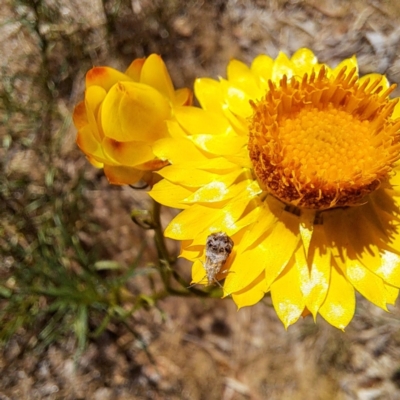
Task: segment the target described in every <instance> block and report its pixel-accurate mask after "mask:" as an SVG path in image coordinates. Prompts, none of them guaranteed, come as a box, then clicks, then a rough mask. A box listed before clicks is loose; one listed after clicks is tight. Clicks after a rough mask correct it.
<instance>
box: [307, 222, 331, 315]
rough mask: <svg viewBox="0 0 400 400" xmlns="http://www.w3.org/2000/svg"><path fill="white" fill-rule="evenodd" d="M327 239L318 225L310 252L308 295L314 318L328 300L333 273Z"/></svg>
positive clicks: (309, 306) (308, 305)
mask: <svg viewBox="0 0 400 400" xmlns="http://www.w3.org/2000/svg"><path fill="white" fill-rule="evenodd" d="M326 243H327V241H326V237H325V233H324V230H323V227H322V226H320V225H316V226H315V227H314V235H313V241H312V245H311V247H312V250H311V251H310V261H309V265H310V266H311V270H310V280H309V290H308V292H307V294H306V296H305V297H306V306H307V308H308V310H309V311H310V312H311V313H312V315H313V316H314V319H315V318H316V316H317V312H318V310H319V308H320V307H321V304H322V303H323V302H324V300H325V299H326V295H327V293H328V289H329V280H330V272H331V265H332V261H331V253H330V251H329V249H328V248H327V245H326Z"/></svg>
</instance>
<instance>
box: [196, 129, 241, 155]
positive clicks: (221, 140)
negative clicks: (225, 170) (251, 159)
mask: <svg viewBox="0 0 400 400" xmlns="http://www.w3.org/2000/svg"><path fill="white" fill-rule="evenodd" d="M191 139H192V141H193V142H194V143H196V144H197V145H198V146H199V147H200V148H201V149H203V150H205V151H208V152H209V153H211V154H215V155H218V156H224V155H235V154H237V153H239V152H240V151H241V150H242V149H243V148H246V154H247V152H248V150H247V142H248V139H247V138H244V137H242V136H236V134H234V133H231V134H225V135H218V136H215V135H208V134H206V135H193V136H192V138H191Z"/></svg>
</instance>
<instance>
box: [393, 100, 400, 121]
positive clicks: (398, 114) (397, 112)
mask: <svg viewBox="0 0 400 400" xmlns="http://www.w3.org/2000/svg"><path fill="white" fill-rule="evenodd" d="M397 118H400V102H398V103H397V104H396V106H395V107H394V110H393V114H392V119H397Z"/></svg>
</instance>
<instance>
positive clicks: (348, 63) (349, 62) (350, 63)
mask: <svg viewBox="0 0 400 400" xmlns="http://www.w3.org/2000/svg"><path fill="white" fill-rule="evenodd" d="M343 67H346V75H347V74H348V73H349V72H350V71H351V70H352V69H353V68H355V69H356V76H357V75H358V64H357V58H356V56H353V57H351V58H347V59H346V60H343V61H342V62H340V63H339V64H338V65H337V66H336V67H335V68H334V69H333V70H332V75H333V76H337V75H338V74H339V72H340V71H341V70H342V69H343Z"/></svg>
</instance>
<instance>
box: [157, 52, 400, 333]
mask: <svg viewBox="0 0 400 400" xmlns="http://www.w3.org/2000/svg"><path fill="white" fill-rule="evenodd" d="M227 75H228V78H227V79H226V80H225V79H220V80H219V81H215V80H212V79H208V78H203V79H198V80H197V81H196V83H195V93H196V96H197V98H198V100H199V102H200V104H201V107H202V109H196V108H194V107H187V108H178V109H177V110H176V112H175V120H173V121H170V122H169V123H168V126H169V131H170V133H171V136H172V137H171V138H169V139H163V140H162V141H160V142H159V143H158V145H157V146H156V147H155V153H156V154H157V155H158V156H159V157H160V158H161V159H167V160H168V161H169V162H170V163H171V165H170V166H167V167H165V168H163V169H161V170H160V171H159V174H160V175H161V176H162V177H163V178H164V179H163V180H162V181H161V182H159V183H158V184H157V185H155V187H154V188H153V190H152V192H151V193H150V194H151V195H152V197H153V198H155V199H156V200H157V201H159V202H161V203H163V204H167V205H169V206H172V207H177V208H181V209H183V211H182V212H181V213H180V214H179V215H178V216H177V217H175V219H174V220H173V221H172V222H171V223H170V224H169V226H168V227H167V229H166V232H165V234H166V236H168V237H171V238H173V239H177V240H181V241H182V256H183V257H186V258H188V259H189V260H192V261H194V264H193V269H192V276H193V281H194V282H199V281H200V280H202V279H203V277H204V269H203V264H202V260H204V245H205V242H206V238H207V236H208V235H210V234H211V233H213V232H220V231H222V232H225V233H226V234H227V235H229V236H230V237H232V239H233V242H234V243H235V246H234V249H233V251H232V253H231V255H230V256H229V258H228V260H227V262H226V264H225V266H224V269H225V270H229V271H228V272H229V273H228V272H226V273H225V274H220V275H219V278H221V279H222V278H225V282H224V293H225V295H232V297H233V300H234V301H235V302H236V304H237V305H238V306H239V307H244V306H250V305H253V304H255V303H257V302H258V301H260V300H261V299H262V298H263V297H264V295H265V294H266V293H267V292H270V294H271V297H272V302H273V305H274V308H275V310H276V312H277V314H278V316H279V318H280V319H281V320H282V322H283V323H284V325H285V326H286V327H287V326H289V325H291V324H293V323H294V322H296V321H297V320H298V318H299V317H300V316H302V315H306V314H309V313H311V314H312V315H313V316H314V318H316V317H317V315H318V314H320V315H321V316H322V317H323V318H324V319H326V320H327V321H328V322H329V323H330V324H332V325H333V326H336V327H337V328H339V329H344V327H345V326H346V325H347V324H348V323H349V322H350V320H351V319H352V317H353V315H354V311H355V293H356V291H357V292H359V293H361V294H362V295H363V296H364V297H366V298H367V299H368V300H369V301H371V302H372V303H374V304H375V305H377V306H379V307H381V308H383V309H384V310H386V309H387V305H388V304H394V303H395V300H396V298H397V296H398V292H399V287H400V228H399V225H398V222H399V218H400V209H399V202H400V198H399V196H400V191H399V189H398V184H399V182H400V170H399V163H398V159H399V158H400V143H399V134H400V118H399V117H400V107H399V106H398V100H397V99H390V98H389V94H390V92H391V91H392V90H393V88H394V86H389V84H388V82H387V80H386V78H385V77H384V76H381V75H379V74H370V75H368V76H364V77H361V78H360V77H359V76H358V67H357V61H356V58H355V57H352V58H350V59H347V60H344V61H343V62H342V63H340V64H339V65H338V66H337V67H336V68H333V69H332V68H330V67H329V66H328V65H325V64H319V63H318V62H317V59H316V57H315V56H314V54H313V53H312V52H311V51H310V50H307V49H301V50H299V51H297V52H296V53H295V54H294V55H293V57H292V58H291V59H289V58H288V57H287V56H286V55H284V54H283V53H281V54H279V56H278V57H277V58H276V59H275V60H273V59H271V58H269V57H267V56H265V55H261V56H258V57H257V58H256V59H255V60H254V61H253V63H252V65H251V67H250V68H249V67H247V66H246V65H245V64H243V63H241V62H239V61H237V60H233V61H231V62H230V64H229V65H228V74H227ZM179 146H185V152H184V153H183V152H182V151H181V152H178V151H177V150H176V148H177V147H179ZM182 153H183V154H182ZM203 281H204V280H203ZM203 281H202V282H203Z"/></svg>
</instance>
